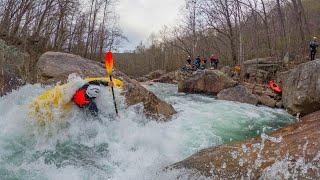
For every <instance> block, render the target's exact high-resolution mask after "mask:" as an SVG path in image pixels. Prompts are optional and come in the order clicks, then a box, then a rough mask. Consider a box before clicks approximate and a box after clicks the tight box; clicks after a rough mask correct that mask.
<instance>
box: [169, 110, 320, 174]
mask: <svg viewBox="0 0 320 180" xmlns="http://www.w3.org/2000/svg"><path fill="white" fill-rule="evenodd" d="M319 128H320V111H318V112H315V113H313V114H310V115H308V116H305V117H303V118H302V119H301V120H300V121H299V122H298V123H295V124H292V125H289V126H287V127H285V128H281V129H279V130H277V131H275V132H273V133H271V134H270V135H265V134H263V135H261V137H257V138H254V139H251V140H246V141H242V142H235V143H231V144H225V145H221V146H218V147H213V148H208V149H204V150H201V151H200V152H198V153H196V154H194V155H192V156H191V157H189V158H187V159H185V160H183V161H181V162H178V163H176V164H174V165H172V166H170V167H168V169H171V168H174V169H180V168H186V169H190V170H192V171H193V172H194V173H198V174H202V175H205V176H207V177H213V178H217V179H234V178H236V179H241V178H250V179H258V178H263V179H264V178H271V179H288V178H289V179H290V178H293V179H295V178H298V179H299V178H302V179H305V178H309V179H319V178H320V138H319V137H320V130H319ZM192 171H190V172H192Z"/></svg>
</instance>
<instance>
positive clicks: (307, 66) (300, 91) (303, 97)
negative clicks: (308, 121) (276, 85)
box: [282, 60, 320, 115]
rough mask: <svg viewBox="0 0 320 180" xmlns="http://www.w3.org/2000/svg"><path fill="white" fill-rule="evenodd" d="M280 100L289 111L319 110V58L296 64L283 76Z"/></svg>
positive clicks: (308, 111)
mask: <svg viewBox="0 0 320 180" xmlns="http://www.w3.org/2000/svg"><path fill="white" fill-rule="evenodd" d="M283 79H284V80H283V87H282V88H283V94H282V101H283V105H284V107H285V108H286V109H288V110H289V111H290V112H291V113H293V114H297V113H300V114H302V115H304V114H309V113H312V112H315V111H317V110H320V60H315V61H311V62H307V63H304V64H300V65H298V66H297V67H296V68H295V69H292V70H290V71H289V72H288V73H286V75H285V77H284V78H283Z"/></svg>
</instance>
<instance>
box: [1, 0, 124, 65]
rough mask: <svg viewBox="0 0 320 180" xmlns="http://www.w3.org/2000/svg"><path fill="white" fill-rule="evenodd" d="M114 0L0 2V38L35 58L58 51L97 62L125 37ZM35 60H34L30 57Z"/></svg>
mask: <svg viewBox="0 0 320 180" xmlns="http://www.w3.org/2000/svg"><path fill="white" fill-rule="evenodd" d="M115 3H116V1H114V0H91V1H89V0H88V1H82V0H0V4H1V6H0V38H1V39H4V40H6V41H7V42H9V43H11V44H13V45H17V46H20V47H21V48H22V49H24V50H26V51H28V52H29V53H31V54H33V55H34V56H37V55H39V54H41V53H43V52H46V51H50V50H51V51H62V52H68V53H73V54H77V55H81V56H83V57H86V58H89V59H100V58H101V57H102V56H103V54H104V52H105V49H110V50H116V49H117V47H118V46H119V44H120V42H121V41H122V40H123V39H124V38H125V37H124V36H123V34H122V31H121V29H120V27H119V25H118V19H119V17H118V15H117V14H116V13H115V12H114V11H113V8H114V6H115ZM34 59H37V58H34Z"/></svg>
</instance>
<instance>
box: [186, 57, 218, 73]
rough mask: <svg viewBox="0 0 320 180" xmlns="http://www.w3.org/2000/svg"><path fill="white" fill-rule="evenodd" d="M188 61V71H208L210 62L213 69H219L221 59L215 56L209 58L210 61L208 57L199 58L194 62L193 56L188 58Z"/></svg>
mask: <svg viewBox="0 0 320 180" xmlns="http://www.w3.org/2000/svg"><path fill="white" fill-rule="evenodd" d="M186 61H187V65H186V68H187V69H188V70H198V69H206V68H207V67H208V62H209V65H210V67H211V68H214V69H218V64H219V58H218V56H217V55H214V54H212V55H211V56H210V57H209V61H208V59H207V58H206V57H201V56H197V57H196V58H195V59H194V60H193V61H192V59H191V56H188V58H187V60H186Z"/></svg>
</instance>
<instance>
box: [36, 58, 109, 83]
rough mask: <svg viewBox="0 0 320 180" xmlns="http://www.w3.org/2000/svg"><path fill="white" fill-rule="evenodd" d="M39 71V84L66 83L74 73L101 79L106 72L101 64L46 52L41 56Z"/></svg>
mask: <svg viewBox="0 0 320 180" xmlns="http://www.w3.org/2000/svg"><path fill="white" fill-rule="evenodd" d="M37 69H38V72H37V74H38V82H41V83H55V82H58V81H62V82H64V81H66V80H67V78H68V76H69V75H70V74H72V73H77V74H79V75H80V76H81V77H101V76H105V71H106V70H105V69H104V68H103V67H102V65H101V64H100V63H99V62H95V61H91V60H88V59H85V58H82V57H80V56H78V55H74V54H67V53H60V52H46V53H44V54H43V55H41V56H40V58H39V60H38V62H37Z"/></svg>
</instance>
